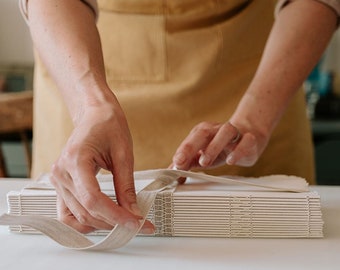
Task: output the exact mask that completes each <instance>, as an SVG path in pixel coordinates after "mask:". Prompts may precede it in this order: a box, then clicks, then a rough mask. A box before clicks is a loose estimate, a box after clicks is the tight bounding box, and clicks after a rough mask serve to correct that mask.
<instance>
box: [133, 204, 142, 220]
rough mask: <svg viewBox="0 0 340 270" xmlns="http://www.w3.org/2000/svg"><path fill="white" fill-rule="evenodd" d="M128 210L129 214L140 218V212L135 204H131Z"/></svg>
mask: <svg viewBox="0 0 340 270" xmlns="http://www.w3.org/2000/svg"><path fill="white" fill-rule="evenodd" d="M130 209H131V212H132V213H133V214H135V215H136V216H140V217H141V216H142V212H141V210H140V209H139V207H138V205H137V204H136V203H133V204H131V205H130Z"/></svg>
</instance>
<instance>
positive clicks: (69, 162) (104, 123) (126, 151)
mask: <svg viewBox="0 0 340 270" xmlns="http://www.w3.org/2000/svg"><path fill="white" fill-rule="evenodd" d="M100 168H103V169H106V170H108V171H110V172H111V173H112V175H113V183H114V188H115V191H116V196H117V202H118V203H117V204H116V203H114V202H113V201H112V200H111V199H110V198H109V197H108V196H106V195H105V194H104V193H102V192H101V190H100V187H99V184H98V182H97V179H96V177H95V176H96V174H97V172H98V171H99V169H100ZM51 182H52V184H53V185H54V186H55V188H56V191H57V195H58V196H57V197H58V205H57V206H58V207H57V208H58V218H59V219H60V220H61V221H62V222H63V223H65V224H68V225H69V226H71V227H73V228H75V229H76V230H78V231H80V232H82V233H88V232H91V231H93V230H95V229H112V228H113V226H114V225H116V224H120V225H122V226H125V227H127V228H130V229H135V228H137V227H139V220H140V219H141V216H140V210H139V208H138V206H137V203H136V194H135V187H134V179H133V151H132V140H131V136H130V133H129V129H128V125H127V122H126V119H125V116H124V114H123V112H122V110H121V108H120V107H119V106H112V105H110V104H106V105H104V106H88V107H87V108H86V110H85V112H84V113H83V114H82V115H81V116H80V117H79V121H78V123H77V125H76V127H75V129H74V131H73V133H72V134H71V136H70V138H69V140H68V142H67V144H66V146H65V148H64V149H63V151H62V153H61V155H60V157H59V159H58V160H57V161H56V162H55V164H54V165H53V167H52V172H51ZM141 232H142V233H146V234H150V233H153V232H154V226H153V225H152V224H151V223H150V222H148V221H146V222H145V223H144V226H143V228H142V231H141Z"/></svg>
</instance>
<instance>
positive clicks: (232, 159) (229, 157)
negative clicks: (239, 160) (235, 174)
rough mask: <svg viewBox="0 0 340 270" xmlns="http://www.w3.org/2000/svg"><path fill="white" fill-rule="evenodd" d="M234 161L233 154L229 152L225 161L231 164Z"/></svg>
mask: <svg viewBox="0 0 340 270" xmlns="http://www.w3.org/2000/svg"><path fill="white" fill-rule="evenodd" d="M234 162H235V160H234V156H233V155H232V154H229V155H228V157H227V160H226V163H227V164H228V165H233V164H234Z"/></svg>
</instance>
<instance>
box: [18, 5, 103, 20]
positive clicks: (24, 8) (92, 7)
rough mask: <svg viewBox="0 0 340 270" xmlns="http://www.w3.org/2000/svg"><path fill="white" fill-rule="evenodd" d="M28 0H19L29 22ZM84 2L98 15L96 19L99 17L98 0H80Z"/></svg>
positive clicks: (22, 11)
mask: <svg viewBox="0 0 340 270" xmlns="http://www.w3.org/2000/svg"><path fill="white" fill-rule="evenodd" d="M28 1H29V0H19V9H20V12H21V14H22V15H23V17H24V19H25V21H26V22H27V23H28V21H29V18H28V8H27V5H28ZM80 1H81V2H83V3H84V4H86V5H88V6H89V7H90V8H91V9H92V10H93V13H94V14H95V16H96V20H97V19H98V5H97V0H80Z"/></svg>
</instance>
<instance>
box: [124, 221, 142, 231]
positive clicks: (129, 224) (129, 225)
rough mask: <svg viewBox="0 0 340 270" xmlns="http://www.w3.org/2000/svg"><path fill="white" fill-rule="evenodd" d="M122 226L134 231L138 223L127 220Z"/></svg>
mask: <svg viewBox="0 0 340 270" xmlns="http://www.w3.org/2000/svg"><path fill="white" fill-rule="evenodd" d="M124 227H125V228H127V229H128V230H130V231H135V230H137V229H138V227H139V224H138V223H137V222H135V221H132V220H129V221H128V222H126V223H125V224H124Z"/></svg>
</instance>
